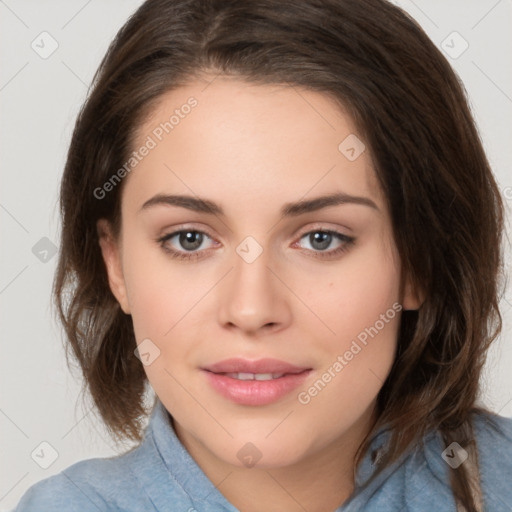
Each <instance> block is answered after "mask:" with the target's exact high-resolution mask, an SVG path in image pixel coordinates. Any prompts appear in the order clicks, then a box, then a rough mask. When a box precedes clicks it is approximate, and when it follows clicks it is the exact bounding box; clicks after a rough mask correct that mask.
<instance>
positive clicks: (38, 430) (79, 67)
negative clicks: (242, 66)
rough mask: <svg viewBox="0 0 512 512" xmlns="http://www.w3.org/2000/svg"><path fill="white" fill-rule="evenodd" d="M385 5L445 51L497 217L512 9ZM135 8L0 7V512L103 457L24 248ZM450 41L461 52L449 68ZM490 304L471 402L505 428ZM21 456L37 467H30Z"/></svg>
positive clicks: (36, 264)
mask: <svg viewBox="0 0 512 512" xmlns="http://www.w3.org/2000/svg"><path fill="white" fill-rule="evenodd" d="M395 3H397V4H398V5H400V6H401V7H403V8H404V9H405V10H407V11H408V12H409V13H410V14H411V15H412V16H413V17H414V18H415V19H417V20H418V21H419V23H420V24H421V25H422V26H423V27H424V29H425V30H426V31H427V33H428V34H429V36H430V37H431V39H432V40H433V41H434V42H435V43H436V44H437V45H438V46H439V47H441V48H443V47H444V48H445V49H446V50H447V51H449V52H451V54H452V56H451V57H450V56H447V58H448V60H449V61H450V62H451V63H452V65H453V66H454V68H455V69H456V71H457V72H458V73H459V75H460V77H461V78H462V80H463V82H464V84H465V87H466V89H467V92H468V95H469V98H470V101H471V106H472V109H473V112H474V115H475V117H476V120H477V123H478V125H479V128H480V132H481V136H482V139H483V141H484V144H485V148H486V150H487V152H488V156H489V158H490V161H491V164H492V166H493V168H494V170H495V173H496V176H497V179H498V181H499V183H500V188H501V190H502V193H503V195H504V197H505V198H506V204H507V207H508V209H509V218H510V207H511V205H512V173H511V163H512V162H511V160H512V152H511V150H510V146H511V142H512V121H511V120H512V116H511V114H512V99H511V98H512V68H511V65H510V55H512V30H511V25H512V23H511V21H512V19H511V18H512V1H511V0H472V1H468V0H449V1H446V0H443V1H442V0H435V1H432V0H429V1H427V0H415V1H413V0H400V1H396V2H395ZM140 4H141V1H140V0H123V1H120V0H115V1H114V0H104V1H100V0H89V1H86V0H72V1H71V0H67V1H64V0H60V1H57V0H53V1H44V2H43V1H41V0H32V1H30V0H25V1H23V0H5V1H3V0H0V34H1V35H0V37H1V47H0V48H1V50H0V51H1V63H2V65H1V67H0V102H1V109H2V110H1V117H0V127H1V162H2V167H1V189H0V229H1V246H0V247H1V258H2V259H1V265H0V303H1V310H0V312H1V334H2V341H1V346H2V357H1V360H0V364H1V368H0V379H1V391H2V393H1V396H0V428H1V437H0V443H1V444H0V446H1V453H0V460H1V472H0V512H1V511H5V510H10V509H12V508H13V507H14V505H15V504H16V503H17V502H18V500H19V498H20V497H21V495H22V494H23V493H24V492H25V491H26V489H28V487H29V486H31V485H32V484H33V483H35V482H37V481H39V480H41V479H43V478H46V477H48V476H50V475H52V474H55V473H58V472H60V471H62V470H63V469H65V468H66V467H68V466H69V465H71V464H73V463H74V462H76V461H79V460H83V459H86V458H91V457H98V456H100V457H104V456H109V455H112V454H114V453H116V451H115V449H114V447H113V445H112V443H111V441H109V438H108V437H107V436H106V432H105V430H104V427H103V426H102V424H101V423H100V422H99V420H98V419H97V418H96V417H95V416H94V413H93V412H91V411H90V410H89V409H88V408H86V409H85V410H82V409H81V408H80V407H78V406H77V405H76V404H77V398H78V392H79V389H80V384H81V382H80V379H79V378H78V377H73V376H72V375H71V374H70V373H69V372H68V370H67V368H66V365H65V359H64V355H63V350H62V343H61V331H60V327H59V326H58V325H56V324H55V322H54V321H53V320H52V317H51V314H50V309H49V303H50V291H51V283H52V278H53V273H54V270H55V265H56V261H57V257H55V256H53V257H52V256H51V253H48V255H47V261H46V262H45V261H41V259H40V258H41V257H43V255H42V254H41V253H40V254H39V257H37V256H36V254H34V253H33V251H32V248H33V247H34V246H35V245H36V244H37V243H38V242H39V241H40V240H41V238H43V237H47V238H49V239H50V240H51V241H52V242H53V244H57V243H58V232H59V229H60V227H59V226H60V225H59V218H58V209H57V197H58V185H59V182H60V177H61V173H62V169H63V165H64V161H65V155H66V151H67V146H68V143H69V140H70V136H71V131H72V128H73V123H74V120H75V116H76V114H77V112H78V109H79V107H80V105H81V103H82V102H83V100H84V98H85V95H86V92H87V87H88V84H89V83H90V81H91V79H92V76H93V73H94V71H95V70H96V68H97V66H98V64H99V62H100V59H101V58H102V56H103V54H104V52H105V50H106V49H107V46H108V44H109V42H110V41H111V39H112V38H113V37H114V35H115V33H116V32H117V30H118V29H119V28H120V27H121V26H122V25H123V24H124V22H125V21H126V20H127V18H128V16H129V15H130V14H131V13H132V12H133V11H134V10H135V9H136V8H137V7H138V6H139V5H140ZM43 31H47V32H48V33H49V34H51V36H52V38H54V39H55V40H56V41H57V43H58V45H59V46H58V48H57V50H56V51H55V52H54V53H53V54H52V55H51V56H49V57H48V58H47V59H43V58H41V57H40V56H39V55H38V54H37V53H36V52H35V51H34V50H33V49H32V47H31V43H32V41H34V40H35V41H36V43H38V42H39V43H38V44H39V46H42V45H43V43H41V42H40V41H41V37H43V36H40V34H41V32H43ZM454 31H456V32H458V33H459V34H460V36H462V38H463V39H461V38H460V37H459V36H457V35H455V36H454V35H451V34H452V33H453V32H454ZM448 36H449V37H448ZM447 38H448V39H447ZM463 40H465V41H467V43H468V44H469V47H468V49H467V50H466V51H465V52H464V53H462V54H461V55H460V56H457V54H458V53H459V52H460V51H461V50H462V49H463V48H464V46H462V45H464V41H463ZM45 41H46V42H45V48H46V49H48V48H49V44H50V41H49V40H48V39H46V40H45ZM443 41H445V43H443ZM40 51H42V49H41V50H40ZM453 56H457V58H453ZM39 243H43V244H44V243H46V244H48V242H39ZM507 250H508V255H509V256H510V249H509V248H508V249H507ZM36 252H37V251H36ZM509 259H510V258H509ZM509 268H510V266H509ZM501 306H502V313H503V316H504V331H503V333H502V336H501V337H500V339H499V340H498V341H497V342H496V343H495V346H494V347H493V348H492V350H491V352H490V354H489V359H488V362H487V365H486V368H485V375H484V377H485V378H484V380H483V390H484V396H483V401H484V403H485V404H486V405H488V406H489V407H490V408H491V409H492V410H494V411H496V412H499V413H500V414H502V415H504V416H512V375H511V372H510V371H509V367H510V366H511V364H512V340H511V330H512V329H511V325H512V292H511V288H510V286H509V287H508V291H507V294H506V296H505V298H504V300H503V301H502V303H501ZM41 442H47V443H50V445H51V446H52V447H53V448H54V449H55V450H56V452H57V455H58V456H57V458H56V460H55V461H54V462H53V463H52V464H51V465H50V466H49V467H48V468H47V469H43V468H42V467H40V465H39V464H44V462H46V463H48V462H51V458H48V457H51V453H52V452H51V450H50V449H48V448H47V447H45V445H43V447H42V449H43V452H41V447H40V443H41ZM34 450H36V453H39V454H41V453H44V456H41V457H39V458H38V457H37V456H34V459H33V458H32V457H31V454H32V453H33V451H34ZM45 458H46V459H45ZM36 460H37V461H38V462H39V464H38V463H37V462H36Z"/></svg>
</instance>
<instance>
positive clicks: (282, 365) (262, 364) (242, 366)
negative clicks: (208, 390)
mask: <svg viewBox="0 0 512 512" xmlns="http://www.w3.org/2000/svg"><path fill="white" fill-rule="evenodd" d="M202 369H203V370H208V371H210V372H213V373H301V372H303V371H305V370H311V368H308V367H306V366H296V365H293V364H290V363H287V362H286V361H280V360H279V359H271V358H265V359H258V360H256V361H251V360H248V359H243V358H240V357H234V358H231V359H224V360H223V361H219V362H217V363H213V364H210V365H208V366H205V367H203V368H202Z"/></svg>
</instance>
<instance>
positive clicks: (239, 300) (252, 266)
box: [219, 236, 287, 331]
mask: <svg viewBox="0 0 512 512" xmlns="http://www.w3.org/2000/svg"><path fill="white" fill-rule="evenodd" d="M232 261H233V269H232V271H231V272H230V273H229V275H228V276H227V279H226V282H225V283H224V284H223V288H222V292H221V297H220V307H219V320H220V322H221V323H222V324H224V325H228V324H229V325H235V326H237V327H239V328H240V329H242V330H247V331H257V330H258V329H259V328H260V327H264V326H266V325H268V324H272V325H276V324H278V323H282V322H283V321H285V318H284V316H283V314H285V311H286V309H287V308H286V307H285V304H284V302H283V301H285V297H284V296H283V290H282V289H280V288H282V284H281V283H280V281H279V279H277V278H276V277H275V275H274V272H275V270H273V268H272V267H273V264H272V258H271V251H270V250H269V249H268V247H263V245H262V244H260V243H259V241H257V240H256V239H255V238H254V237H252V236H249V237H246V238H245V239H244V240H242V242H241V243H240V244H239V245H238V246H237V247H236V249H235V253H234V254H233V259H232Z"/></svg>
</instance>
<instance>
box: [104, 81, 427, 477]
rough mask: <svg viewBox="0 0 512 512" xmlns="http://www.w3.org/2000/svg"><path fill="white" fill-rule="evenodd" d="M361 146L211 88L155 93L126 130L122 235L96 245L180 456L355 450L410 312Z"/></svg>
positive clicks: (316, 106)
mask: <svg viewBox="0 0 512 512" xmlns="http://www.w3.org/2000/svg"><path fill="white" fill-rule="evenodd" d="M187 105H188V106H187ZM171 116H173V117H171ZM166 123H167V124H166ZM362 143H364V141H362V142H361V140H359V139H358V138H357V134H356V130H355V127H354V124H353V122H352V120H351V119H350V118H349V117H347V115H346V114H344V113H342V112H341V111H340V109H339V108H337V106H336V104H335V103H334V102H333V101H332V100H331V99H329V98H328V97H327V96H325V95H323V94H321V93H317V92H312V91H307V90H305V89H300V88H296V87H289V86H262V85H253V84H249V83H246V82H243V81H240V80H238V79H234V78H233V79H228V78H224V77H218V78H216V79H215V80H214V81H213V82H212V83H210V85H208V83H207V82H202V81H197V82H194V83H191V84H190V85H188V86H186V87H182V88H179V89H176V90H174V91H172V92H170V93H167V94H166V95H165V96H164V97H162V100H161V102H160V104H159V105H158V107H157V108H156V109H155V110H154V111H153V113H152V115H151V116H150V118H148V119H147V120H146V121H145V123H144V124H143V126H141V127H140V129H139V130H138V134H137V140H136V143H135V145H134V148H133V149H134V151H137V155H136V156H134V157H133V160H132V161H131V164H132V165H133V164H135V165H134V166H133V168H132V169H131V170H130V172H129V173H128V174H127V176H126V177H124V179H125V180H126V183H124V186H125V188H124V190H123V196H122V231H121V237H120V239H119V240H118V244H117V245H116V244H113V243H112V242H111V241H109V239H108V237H104V238H102V241H101V246H102V250H103V255H104V258H105V261H106V263H107V267H108V271H109V279H110V285H111V288H112V291H113V293H114V294H115V296H116V298H117V299H118V301H119V303H120V304H121V306H122V308H123V310H124V311H125V312H126V313H129V314H131V315H132V319H133V326H134V331H135V336H136V340H137V343H138V344H141V343H142V345H140V353H141V358H142V361H143V362H144V369H145V371H146V373H147V376H148V379H149V381H150V383H151V385H152V387H153V389H154V390H155V392H156V393H157V395H158V396H159V398H160V399H161V401H162V402H163V404H164V405H165V407H166V408H167V409H168V411H169V412H170V413H171V415H172V416H173V418H174V426H175V429H176V431H177V433H178V435H179V436H180V438H181V439H182V440H183V441H184V442H185V440H187V442H188V443H189V444H193V443H196V444H197V445H200V446H202V448H203V449H204V450H207V451H208V453H210V454H211V455H212V456H213V457H216V458H217V459H220V460H222V461H224V462H227V463H230V464H234V465H237V466H242V465H246V466H247V465H250V464H254V462H256V463H257V465H258V466H259V467H279V466H286V465H289V464H293V463H295V462H298V461H300V460H303V459H305V458H306V457H308V456H311V455H313V454H315V453H319V452H320V451H322V450H326V449H328V448H329V446H331V445H333V443H340V442H341V443H344V442H347V443H348V442H349V441H350V442H351V443H352V444H353V442H354V441H356V440H361V438H362V433H363V431H364V429H365V428H368V425H369V423H370V421H371V418H372V417H373V407H374V405H375V403H376V396H377V394H378V392H379V390H380V389H381V387H382V385H383V383H384V381H385V379H386V377H387V375H388V373H389V371H390V368H391V365H392V363H393V360H394V355H395V348H396V338H397V332H398V327H399V320H400V310H401V309H402V308H403V309H414V308H416V307H417V303H416V300H415V299H414V297H413V294H412V293H411V292H410V290H409V287H408V286H407V285H406V286H405V288H404V294H403V295H401V294H400V282H399V276H400V261H399V258H398V254H397V252H396V248H395V246H394V243H393V239H392V229H391V223H390V216H389V212H388V210H387V208H386V205H385V198H384V197H383V195H382V193H381V191H380V189H379V187H378V185H377V181H376V178H375V175H374V171H373V169H372V164H371V159H370V155H369V151H368V149H366V150H364V146H363V145H362ZM143 147H145V148H146V150H144V149H141V148H143ZM120 175H122V173H121V174H120ZM113 186H115V185H113ZM117 186H119V185H117ZM108 188H109V187H108V185H107V187H105V190H107V189H108ZM106 193H109V192H106ZM334 195H339V196H340V198H341V199H340V200H338V201H329V202H327V201H325V200H322V199H320V198H321V197H325V196H334ZM166 196H182V198H181V199H176V198H175V199H174V200H173V199H171V198H169V197H167V198H166ZM155 198H157V199H155ZM158 198H160V199H158ZM200 200H202V201H204V203H202V202H200ZM98 227H99V228H100V231H102V232H103V230H105V229H108V226H107V225H106V224H105V223H104V222H103V221H100V223H99V225H98ZM180 230H182V231H183V233H182V234H181V235H180V234H179V233H178V234H174V235H173V233H176V232H178V231H180ZM322 232H324V233H322ZM325 232H327V233H325ZM170 251H175V253H176V254H177V255H178V256H179V258H175V257H173V255H172V253H171V252H170ZM185 257H186V258H187V259H182V258H185ZM134 357H135V356H134ZM233 358H236V359H238V361H235V365H234V366H226V365H223V364H222V362H223V361H226V360H228V359H233ZM263 359H273V360H278V362H277V363H276V362H275V361H274V364H275V365H272V364H271V363H269V362H268V361H263V362H262V364H261V365H260V366H257V367H254V366H251V365H250V364H251V362H254V361H260V360H263ZM279 361H280V362H279ZM217 364H220V366H214V365H217ZM251 370H252V371H251ZM222 373H231V375H230V376H226V375H222ZM283 373H284V374H285V375H284V376H279V375H280V374H283ZM253 374H257V375H253ZM268 374H273V375H268ZM254 377H256V379H255V380H253V379H254ZM245 379H250V380H245ZM268 379H271V380H268ZM364 433H366V432H364ZM250 461H252V462H250Z"/></svg>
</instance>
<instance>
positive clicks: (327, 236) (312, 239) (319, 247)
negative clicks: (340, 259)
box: [300, 229, 355, 258]
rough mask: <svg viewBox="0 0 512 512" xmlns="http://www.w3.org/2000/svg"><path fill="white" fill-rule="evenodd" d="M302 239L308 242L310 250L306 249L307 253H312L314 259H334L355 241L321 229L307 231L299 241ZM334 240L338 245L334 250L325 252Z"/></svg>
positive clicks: (352, 238)
mask: <svg viewBox="0 0 512 512" xmlns="http://www.w3.org/2000/svg"><path fill="white" fill-rule="evenodd" d="M302 239H306V240H307V241H308V242H309V244H310V245H311V247H312V249H308V251H312V252H313V253H314V257H318V258H332V257H335V256H337V255H339V254H341V253H343V252H345V251H346V250H347V249H348V248H349V246H351V245H352V244H353V243H354V241H355V238H354V237H351V236H347V235H344V234H343V233H339V232H338V231H333V230H321V229H316V230H314V231H308V232H307V233H305V234H304V235H302V236H301V238H300V240H302ZM336 240H337V241H338V243H339V244H340V245H339V246H338V247H337V248H335V249H331V250H330V251H326V250H325V249H327V248H328V247H329V246H331V244H332V242H333V241H336Z"/></svg>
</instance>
